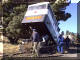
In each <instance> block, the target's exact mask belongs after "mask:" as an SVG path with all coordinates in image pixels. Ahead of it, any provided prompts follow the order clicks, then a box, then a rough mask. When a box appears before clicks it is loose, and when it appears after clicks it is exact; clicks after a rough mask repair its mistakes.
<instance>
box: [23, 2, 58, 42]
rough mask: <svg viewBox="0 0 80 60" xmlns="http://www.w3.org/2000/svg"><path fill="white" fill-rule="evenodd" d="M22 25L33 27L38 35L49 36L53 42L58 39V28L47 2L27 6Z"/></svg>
mask: <svg viewBox="0 0 80 60" xmlns="http://www.w3.org/2000/svg"><path fill="white" fill-rule="evenodd" d="M22 23H23V24H26V26H32V27H35V28H36V29H37V30H38V31H39V32H40V35H45V34H47V35H49V37H51V38H52V39H53V40H54V41H55V42H56V40H57V39H58V36H59V31H58V28H59V27H58V23H57V21H56V19H55V17H54V14H53V12H52V10H51V7H50V5H49V2H43V3H37V4H32V5H29V6H28V9H27V12H26V14H25V16H24V19H23V20H22Z"/></svg>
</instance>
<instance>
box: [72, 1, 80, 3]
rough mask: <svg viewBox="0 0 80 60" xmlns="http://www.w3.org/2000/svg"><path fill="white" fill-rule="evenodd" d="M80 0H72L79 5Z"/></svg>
mask: <svg viewBox="0 0 80 60" xmlns="http://www.w3.org/2000/svg"><path fill="white" fill-rule="evenodd" d="M79 1H80V0H71V3H78V2H79Z"/></svg>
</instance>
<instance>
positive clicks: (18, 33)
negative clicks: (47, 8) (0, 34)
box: [3, 0, 70, 43]
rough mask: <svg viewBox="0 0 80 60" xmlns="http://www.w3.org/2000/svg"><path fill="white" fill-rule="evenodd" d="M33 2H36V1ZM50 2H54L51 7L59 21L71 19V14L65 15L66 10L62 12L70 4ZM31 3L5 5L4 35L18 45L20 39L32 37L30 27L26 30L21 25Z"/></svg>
mask: <svg viewBox="0 0 80 60" xmlns="http://www.w3.org/2000/svg"><path fill="white" fill-rule="evenodd" d="M31 1H32V0H31ZM33 1H34V2H36V0H33ZM44 1H45V0H44ZM49 1H51V2H52V3H51V7H52V9H53V11H54V13H55V16H56V19H57V20H58V21H59V20H64V21H65V20H66V19H67V18H69V17H70V15H69V13H65V10H62V8H65V7H66V6H68V5H69V3H66V4H64V2H63V1H62V0H60V2H57V3H56V1H57V0H55V1H54V0H49ZM29 2H30V1H28V0H8V1H7V2H4V3H3V12H4V13H3V20H4V21H3V26H4V35H5V36H7V37H8V38H9V39H10V41H11V42H12V43H17V40H18V39H19V38H26V37H27V38H29V37H30V32H31V31H30V30H29V28H28V27H27V28H25V27H24V26H23V25H22V24H21V21H22V19H23V18H24V14H25V12H26V10H27V6H28V4H32V3H29ZM56 7H57V8H56ZM64 16H65V17H64ZM26 29H27V30H26ZM29 31H30V32H29Z"/></svg>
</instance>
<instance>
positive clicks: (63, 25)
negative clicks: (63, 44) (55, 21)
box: [59, 0, 80, 33]
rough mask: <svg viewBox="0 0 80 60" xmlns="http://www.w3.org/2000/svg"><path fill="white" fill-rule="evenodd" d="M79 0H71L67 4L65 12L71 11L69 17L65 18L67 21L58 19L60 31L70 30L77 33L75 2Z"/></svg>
mask: <svg viewBox="0 0 80 60" xmlns="http://www.w3.org/2000/svg"><path fill="white" fill-rule="evenodd" d="M79 1H80V0H71V4H70V5H69V6H67V8H66V10H65V11H66V12H68V13H71V15H72V16H71V18H69V19H67V21H65V22H64V21H60V25H59V27H60V29H61V30H60V32H62V31H64V33H65V32H66V30H69V31H70V32H74V33H77V3H78V2H79Z"/></svg>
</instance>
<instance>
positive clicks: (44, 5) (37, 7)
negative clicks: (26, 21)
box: [28, 4, 46, 10]
mask: <svg viewBox="0 0 80 60" xmlns="http://www.w3.org/2000/svg"><path fill="white" fill-rule="evenodd" d="M45 8H46V4H43V5H38V6H31V7H29V8H28V10H35V9H45Z"/></svg>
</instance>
